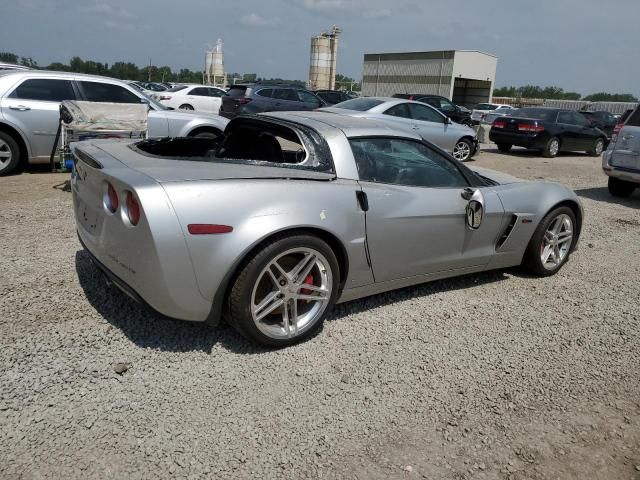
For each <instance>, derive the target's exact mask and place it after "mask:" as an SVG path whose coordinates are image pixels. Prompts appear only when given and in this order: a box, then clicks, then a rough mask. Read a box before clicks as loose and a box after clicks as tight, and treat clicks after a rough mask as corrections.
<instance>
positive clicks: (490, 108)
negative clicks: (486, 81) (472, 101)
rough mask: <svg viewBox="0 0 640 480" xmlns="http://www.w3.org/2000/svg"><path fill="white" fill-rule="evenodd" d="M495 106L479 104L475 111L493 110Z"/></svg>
mask: <svg viewBox="0 0 640 480" xmlns="http://www.w3.org/2000/svg"><path fill="white" fill-rule="evenodd" d="M496 108H498V106H497V105H491V104H490V103H479V104H478V105H476V110H495V109H496Z"/></svg>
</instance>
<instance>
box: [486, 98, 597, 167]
mask: <svg viewBox="0 0 640 480" xmlns="http://www.w3.org/2000/svg"><path fill="white" fill-rule="evenodd" d="M489 139H490V140H491V141H492V142H495V143H496V144H497V145H498V150H500V151H501V152H508V151H509V150H511V147H512V146H514V145H515V146H518V147H525V148H529V149H532V150H540V151H541V152H542V155H543V156H544V157H547V158H551V157H555V156H556V155H558V153H560V152H573V151H583V152H587V153H588V154H590V155H593V156H596V157H597V156H600V154H602V151H603V150H604V148H605V145H606V142H607V134H606V133H604V132H603V131H602V130H600V129H599V128H596V127H592V126H591V124H590V123H589V121H588V120H587V119H586V118H585V117H584V116H582V115H581V114H579V113H578V112H574V111H572V110H562V109H558V108H521V109H520V110H518V111H517V112H516V113H514V114H513V115H511V116H508V117H504V118H498V119H496V120H495V121H494V122H493V125H492V126H491V131H490V132H489Z"/></svg>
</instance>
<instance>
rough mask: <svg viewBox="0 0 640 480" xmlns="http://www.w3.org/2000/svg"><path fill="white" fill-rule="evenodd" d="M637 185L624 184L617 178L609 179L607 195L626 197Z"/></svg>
mask: <svg viewBox="0 0 640 480" xmlns="http://www.w3.org/2000/svg"><path fill="white" fill-rule="evenodd" d="M637 186H638V185H636V184H635V183H631V182H625V181H624V180H620V179H619V178H614V177H609V184H608V187H609V193H610V194H611V195H613V196H614V197H622V198H625V197H628V196H629V195H631V194H632V193H633V191H634V190H635V189H636V187H637Z"/></svg>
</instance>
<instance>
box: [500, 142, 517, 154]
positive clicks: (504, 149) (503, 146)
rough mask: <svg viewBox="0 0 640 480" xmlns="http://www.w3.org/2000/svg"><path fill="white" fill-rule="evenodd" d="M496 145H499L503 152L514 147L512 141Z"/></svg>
mask: <svg viewBox="0 0 640 480" xmlns="http://www.w3.org/2000/svg"><path fill="white" fill-rule="evenodd" d="M496 145H498V151H499V152H502V153H509V152H510V151H511V147H513V145H511V144H510V143H497V144H496Z"/></svg>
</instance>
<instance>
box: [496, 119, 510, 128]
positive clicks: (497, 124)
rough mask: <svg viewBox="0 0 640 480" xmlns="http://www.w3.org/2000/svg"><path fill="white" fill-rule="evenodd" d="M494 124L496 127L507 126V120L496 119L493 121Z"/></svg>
mask: <svg viewBox="0 0 640 480" xmlns="http://www.w3.org/2000/svg"><path fill="white" fill-rule="evenodd" d="M493 126H494V127H495V128H506V127H507V122H505V121H504V120H494V121H493Z"/></svg>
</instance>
